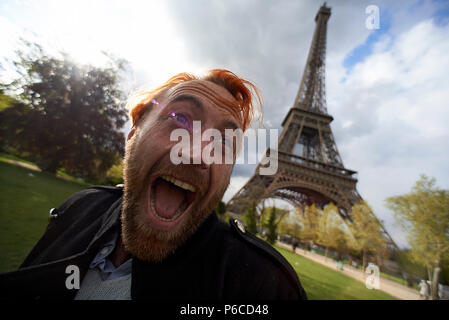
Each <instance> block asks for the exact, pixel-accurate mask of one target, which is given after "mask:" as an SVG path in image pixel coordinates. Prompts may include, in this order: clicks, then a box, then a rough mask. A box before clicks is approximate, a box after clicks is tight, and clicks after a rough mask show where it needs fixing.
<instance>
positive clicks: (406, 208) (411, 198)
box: [385, 175, 449, 299]
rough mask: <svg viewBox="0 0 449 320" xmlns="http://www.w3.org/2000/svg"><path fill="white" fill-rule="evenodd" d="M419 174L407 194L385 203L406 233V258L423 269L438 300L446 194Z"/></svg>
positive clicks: (447, 234) (448, 211)
mask: <svg viewBox="0 0 449 320" xmlns="http://www.w3.org/2000/svg"><path fill="white" fill-rule="evenodd" d="M435 184H436V180H435V178H428V177H427V176H425V175H421V177H420V179H419V180H418V181H417V182H416V184H415V186H414V187H413V188H412V190H411V192H410V193H407V194H405V195H401V196H395V197H389V198H387V199H386V200H385V202H386V205H387V207H388V208H390V209H391V210H393V212H394V216H395V219H396V221H397V222H398V223H399V224H400V225H401V226H402V228H403V229H404V230H406V231H407V242H408V244H409V245H410V247H411V250H410V256H411V258H412V259H413V260H414V261H416V262H417V263H419V264H421V265H423V266H425V267H426V268H427V273H428V278H429V280H431V281H432V288H431V296H432V299H438V283H439V277H440V271H441V268H442V262H443V261H444V260H445V259H448V258H449V257H448V254H449V191H448V190H442V189H439V188H437V187H436V186H435Z"/></svg>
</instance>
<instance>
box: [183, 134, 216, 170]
mask: <svg viewBox="0 0 449 320" xmlns="http://www.w3.org/2000/svg"><path fill="white" fill-rule="evenodd" d="M208 143H209V142H208V141H201V143H192V144H191V146H190V150H189V154H188V155H186V154H183V153H182V151H181V150H179V153H178V155H179V156H180V157H181V158H183V160H187V161H183V163H189V164H191V165H194V166H196V167H197V168H199V169H202V170H206V169H209V167H210V165H209V164H207V163H206V162H204V160H203V152H204V148H205V147H206V146H207V144H208ZM186 157H187V158H186Z"/></svg>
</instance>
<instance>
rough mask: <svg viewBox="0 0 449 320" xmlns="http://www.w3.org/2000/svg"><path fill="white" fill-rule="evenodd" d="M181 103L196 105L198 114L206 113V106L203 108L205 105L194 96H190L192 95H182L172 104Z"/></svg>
mask: <svg viewBox="0 0 449 320" xmlns="http://www.w3.org/2000/svg"><path fill="white" fill-rule="evenodd" d="M180 101H187V102H191V103H192V105H194V106H195V107H196V108H197V109H198V112H200V113H204V106H203V104H202V103H201V101H200V100H198V99H197V98H195V97H194V96H190V95H187V94H182V95H180V96H178V97H176V98H175V99H173V101H172V103H174V102H180Z"/></svg>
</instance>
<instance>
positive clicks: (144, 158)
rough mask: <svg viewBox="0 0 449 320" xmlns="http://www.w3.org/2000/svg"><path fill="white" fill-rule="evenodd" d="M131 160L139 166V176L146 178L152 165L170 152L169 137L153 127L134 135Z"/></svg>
mask: <svg viewBox="0 0 449 320" xmlns="http://www.w3.org/2000/svg"><path fill="white" fill-rule="evenodd" d="M134 143H135V146H134V148H132V151H131V152H133V155H132V156H133V158H134V162H135V164H136V165H138V166H139V168H138V170H139V175H142V176H146V174H147V173H148V171H149V170H150V168H151V167H152V166H153V165H154V163H155V162H156V161H157V160H159V159H160V158H162V157H163V156H164V155H165V154H166V153H167V152H170V136H169V135H167V134H166V132H165V131H164V130H162V129H161V128H158V127H153V128H151V129H150V130H147V131H141V132H138V133H137V134H136V140H135V142H134Z"/></svg>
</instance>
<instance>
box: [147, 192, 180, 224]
mask: <svg viewBox="0 0 449 320" xmlns="http://www.w3.org/2000/svg"><path fill="white" fill-rule="evenodd" d="M150 197H151V199H150V205H151V210H153V212H154V214H155V215H156V216H157V217H158V218H159V219H160V220H162V221H173V220H175V219H176V218H178V217H179V216H180V215H181V214H182V213H183V212H184V211H185V210H186V209H187V204H186V202H185V201H184V202H183V203H182V204H181V205H180V206H179V208H178V210H176V214H175V215H174V216H173V218H171V219H167V218H164V217H161V216H160V215H158V214H157V212H156V208H155V206H154V191H153V190H151V196H150Z"/></svg>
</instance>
